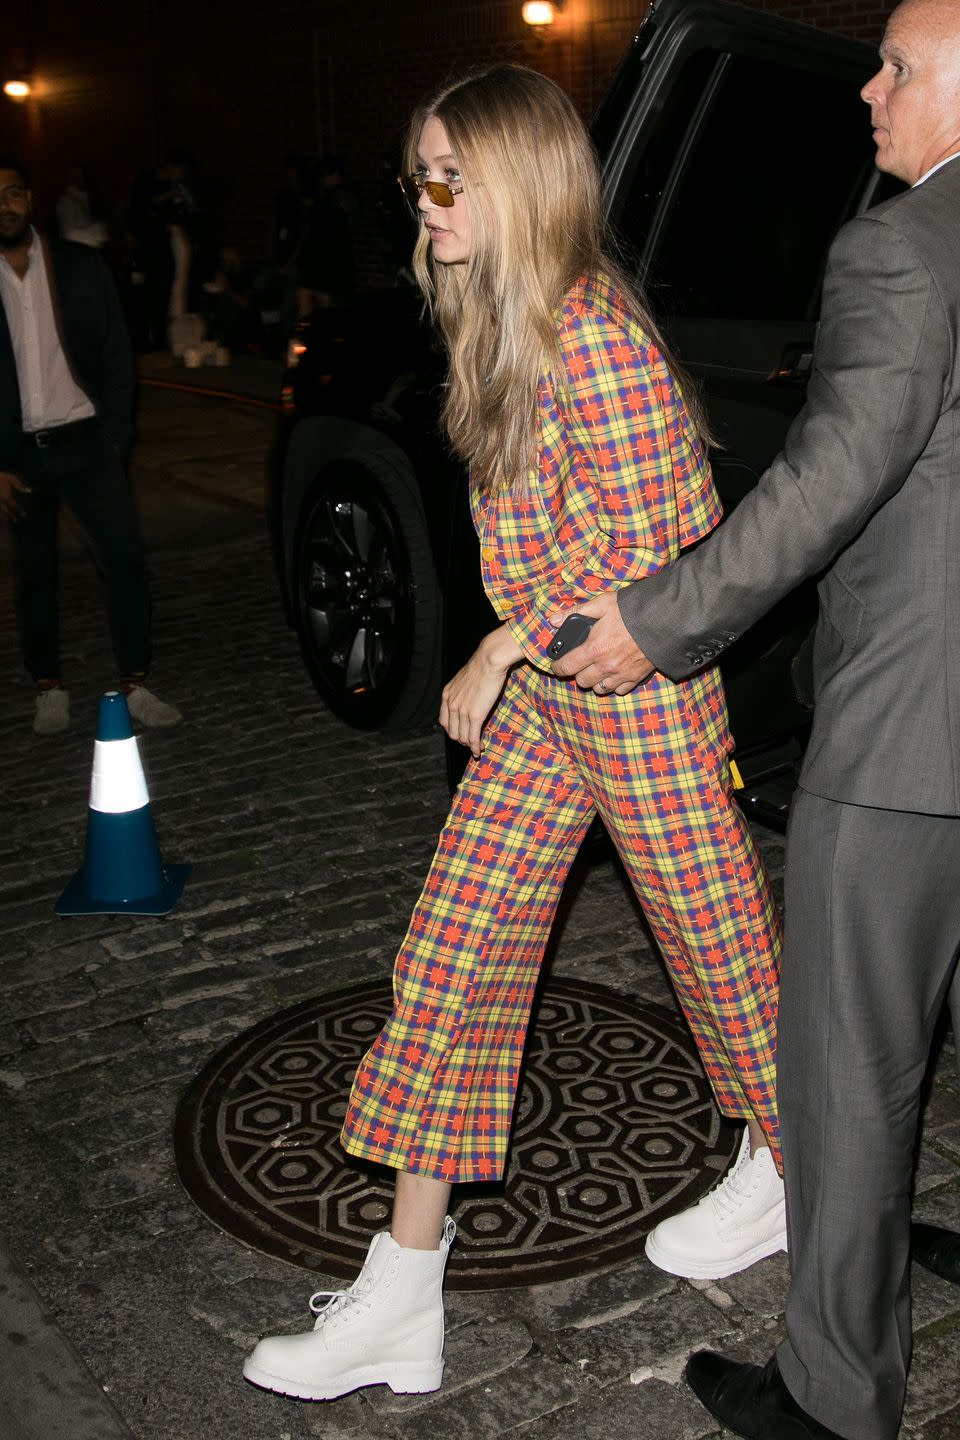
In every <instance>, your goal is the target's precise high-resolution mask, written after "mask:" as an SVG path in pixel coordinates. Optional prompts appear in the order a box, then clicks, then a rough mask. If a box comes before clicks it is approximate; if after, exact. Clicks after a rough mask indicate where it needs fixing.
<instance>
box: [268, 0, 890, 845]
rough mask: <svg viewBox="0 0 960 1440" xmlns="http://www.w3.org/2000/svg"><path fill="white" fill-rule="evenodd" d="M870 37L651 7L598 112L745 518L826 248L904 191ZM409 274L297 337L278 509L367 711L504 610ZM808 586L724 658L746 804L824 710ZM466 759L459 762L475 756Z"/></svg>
mask: <svg viewBox="0 0 960 1440" xmlns="http://www.w3.org/2000/svg"><path fill="white" fill-rule="evenodd" d="M874 68H875V60H874V57H873V53H872V52H871V51H870V49H869V48H868V47H867V46H865V45H862V44H859V43H857V42H854V41H850V40H844V39H841V38H839V37H837V36H835V35H830V34H828V33H825V32H823V31H818V30H814V29H811V28H808V27H806V26H801V25H797V24H794V23H792V22H789V21H785V20H781V19H778V18H775V17H773V16H770V15H767V14H762V13H758V12H755V11H752V10H746V9H741V8H740V7H739V6H736V5H730V4H725V3H719V0H664V3H663V4H661V5H657V6H655V7H654V8H653V10H651V12H650V14H649V15H648V17H647V19H646V20H645V21H644V23H643V24H642V26H641V27H640V30H639V32H638V34H637V36H636V38H635V40H634V42H633V45H632V47H631V50H630V52H629V53H628V55H627V57H626V59H625V60H624V63H623V64H622V66H621V68H620V70H619V71H618V73H617V75H616V77H615V79H614V81H613V84H612V86H611V88H610V90H609V93H608V95H607V96H606V98H605V100H604V102H603V104H602V105H601V108H600V110H599V112H598V114H597V117H596V119H595V121H594V125H593V136H594V140H595V143H596V145H597V149H598V152H599V155H600V158H601V162H602V165H603V177H604V196H605V205H606V210H607V216H608V219H609V222H610V225H611V227H612V229H613V231H614V232H615V233H616V234H617V235H618V236H619V237H620V239H621V242H622V244H623V246H624V250H625V253H626V254H629V255H631V256H633V257H635V261H636V264H637V265H638V266H639V267H640V273H641V274H642V276H643V280H644V284H645V286H646V289H647V293H648V295H649V297H650V299H651V301H652V303H653V306H654V308H655V310H656V311H657V314H658V318H659V319H660V321H661V323H662V324H663V327H664V329H665V331H666V332H667V334H668V335H669V337H670V340H671V342H672V343H673V345H674V346H675V348H676V350H677V352H678V353H679V355H680V356H681V357H682V359H683V361H684V363H685V364H686V366H687V368H688V369H689V370H690V371H691V372H692V373H693V374H694V375H695V376H696V377H697V378H698V379H699V381H700V383H701V385H702V387H703V390H704V394H705V397H706V401H707V408H708V412H709V416H710V422H711V425H712V428H713V430H714V433H715V434H716V435H717V436H718V439H719V442H720V444H719V447H718V448H717V450H716V451H715V452H714V453H713V454H712V457H711V458H712V461H713V466H714V475H715V478H716V483H717V486H718V489H719V491H720V494H721V497H722V500H723V504H724V508H725V510H726V512H727V513H729V512H730V511H731V510H732V509H733V508H734V507H735V506H736V504H737V502H738V501H739V500H740V499H741V498H742V496H743V495H744V494H745V493H746V492H747V491H748V490H749V489H750V488H751V487H752V486H753V485H754V484H755V483H756V481H757V479H758V477H759V476H760V475H761V474H762V472H763V470H764V469H765V468H766V466H767V465H768V464H769V462H770V461H771V460H772V459H773V457H774V455H775V454H776V453H777V451H778V450H779V449H780V447H781V445H782V442H783V437H784V435H785V432H786V430H787V427H788V425H789V424H790V422H791V420H792V419H793V417H794V415H795V414H796V412H797V410H798V409H799V407H800V405H801V404H802V402H803V397H804V391H805V383H806V376H807V372H808V369H809V365H810V358H811V352H812V348H813V340H814V333H815V328H816V318H817V313H818V306H819V297H820V286H821V280H822V274H823V266H824V260H825V257H826V251H827V248H828V246H829V243H830V241H831V239H832V237H833V235H834V234H835V233H836V231H837V229H838V227H839V226H840V225H841V224H842V223H843V222H844V221H845V220H847V219H849V218H850V217H851V216H852V215H854V214H856V213H857V212H859V211H861V210H863V209H866V208H867V207H868V206H870V205H871V204H874V203H876V201H877V200H879V199H881V198H884V197H885V195H886V194H888V193H890V190H889V183H890V182H888V181H885V180H884V179H883V178H882V177H881V176H880V175H879V173H878V172H877V171H876V169H875V168H874V164H873V155H874V147H873V143H872V141H871V138H870V127H869V124H868V112H867V108H866V106H865V105H864V104H863V102H862V101H861V100H860V99H859V95H858V92H859V89H860V87H861V85H862V84H863V83H864V81H865V80H866V79H867V77H868V76H869V75H870V74H871V73H872V71H873V69H874ZM420 309H421V306H420V300H419V297H418V296H417V295H416V294H415V293H414V292H413V291H411V290H406V289H403V288H397V289H393V290H388V291H384V292H380V293H377V294H371V295H368V296H366V297H364V298H363V300H362V301H361V302H359V303H358V304H357V305H356V306H355V307H353V308H352V309H351V310H350V311H349V312H346V311H324V312H320V313H319V314H318V315H316V316H315V317H313V318H312V319H311V321H310V322H309V323H308V324H307V325H305V326H304V327H302V329H301V330H300V331H299V332H298V334H297V335H296V337H295V339H294V342H293V344H292V346H291V356H290V361H291V363H290V367H289V370H288V373H287V375H286V377H285V383H284V392H283V412H284V413H283V419H282V422H281V427H280V433H279V436H278V444H277V448H276V454H275V465H274V471H273V474H274V484H273V494H272V522H273V534H274V540H275V546H276V556H277V563H278V568H279V572H280V575H281V579H282V585H283V591H284V599H285V603H286V605H287V609H288V614H289V616H290V618H291V621H292V623H294V624H295V625H296V627H297V630H298V632H299V635H300V640H301V644H302V647H303V655H304V659H305V661H306V664H307V668H308V669H309V671H310V674H311V676H312V678H313V680H314V682H315V684H316V686H317V689H318V691H319V692H320V695H321V696H322V697H323V699H324V701H325V702H326V704H327V705H329V706H330V708H331V709H333V710H334V711H336V713H337V714H339V715H341V716H342V717H343V718H344V719H345V720H347V721H348V722H349V723H350V724H353V725H357V726H367V727H383V728H385V729H386V728H393V729H399V728H402V727H407V726H412V725H416V724H419V723H422V722H424V721H426V720H428V719H433V718H434V717H435V715H436V712H437V700H438V692H439V686H440V683H441V677H442V676H444V675H447V674H450V673H452V672H453V670H454V669H455V668H456V667H457V666H458V665H459V664H460V663H462V662H463V660H464V659H465V658H466V656H467V655H469V654H470V653H471V651H472V650H473V648H474V646H475V645H476V643H477V641H478V639H479V638H480V636H481V635H482V634H483V633H485V631H486V630H488V629H490V628H491V627H492V625H493V624H494V623H496V622H495V619H494V618H493V613H492V611H491V610H490V608H489V606H488V604H487V602H486V599H485V597H484V596H483V592H482V590H481V588H480V581H479V558H478V556H477V552H476V541H475V538H474V535H473V530H472V526H471V523H470V518H469V512H468V508H467V487H466V483H465V476H464V473H463V471H462V469H461V468H460V467H459V466H458V465H456V464H455V463H454V462H453V461H452V460H451V458H450V456H449V454H448V452H447V450H446V448H445V446H444V444H443V441H442V438H441V436H440V434H439V432H438V428H437V412H438V408H439V407H438V389H439V386H440V385H441V384H442V381H443V371H444V364H443V357H442V353H441V351H440V349H439V346H438V344H437V342H436V340H435V337H434V336H433V335H432V334H431V333H430V331H429V329H428V328H427V327H426V326H425V325H424V323H423V321H422V319H421V316H420ZM815 616H816V593H815V590H814V588H813V586H812V585H809V586H806V587H803V588H802V589H800V590H798V591H796V592H795V593H794V594H793V595H791V596H790V597H789V598H788V599H787V600H786V601H784V602H783V603H781V604H780V605H779V606H778V607H777V608H776V610H774V611H772V612H771V613H770V614H769V615H768V616H767V617H765V619H763V620H762V621H761V622H760V623H759V624H758V625H756V626H754V628H753V629H752V630H751V631H750V632H749V633H748V634H747V635H745V636H744V637H743V638H742V639H741V640H740V641H739V642H738V643H737V644H736V645H735V646H733V647H732V648H731V649H730V651H729V652H728V653H727V654H726V656H725V657H724V661H723V673H724V678H725V681H726V686H727V694H728V699H729V704H730V712H731V720H732V725H733V731H734V735H735V737H736V741H737V759H738V763H739V765H740V769H741V771H742V773H743V775H744V779H745V781H746V789H745V791H744V793H743V797H742V798H743V800H744V802H745V804H746V805H747V807H748V808H750V809H752V810H753V812H754V813H756V814H759V815H760V816H761V817H762V818H765V819H767V820H769V821H772V822H773V823H775V824H776V823H778V822H781V821H782V819H783V817H784V816H785V814H786V809H787V805H788V802H789V796H790V793H791V790H792V786H793V779H794V767H795V763H796V761H797V759H798V758H799V756H800V754H801V751H802V745H803V741H804V737H805V734H806V730H807V728H808V722H809V709H808V702H807V701H806V699H805V689H804V684H803V673H804V664H803V659H804V641H805V639H806V637H807V636H808V635H809V633H810V631H811V628H812V625H813V622H814V619H815ZM456 769H457V766H456V761H453V763H452V765H451V770H452V773H453V774H455V773H456Z"/></svg>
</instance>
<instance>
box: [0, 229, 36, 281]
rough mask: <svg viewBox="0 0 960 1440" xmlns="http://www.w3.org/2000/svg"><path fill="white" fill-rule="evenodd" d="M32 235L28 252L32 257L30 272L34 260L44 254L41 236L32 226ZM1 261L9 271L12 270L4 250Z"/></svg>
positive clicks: (0, 252)
mask: <svg viewBox="0 0 960 1440" xmlns="http://www.w3.org/2000/svg"><path fill="white" fill-rule="evenodd" d="M30 234H31V236H32V239H31V241H30V249H29V251H28V252H27V253H28V255H29V257H30V260H29V264H28V266H27V269H28V271H29V269H30V265H32V264H33V262H34V260H36V259H37V257H38V256H39V255H41V254H42V253H43V251H42V247H41V241H40V236H39V235H38V234H37V232H36V230H35V229H34V227H33V226H32V225H31V226H30ZM0 260H2V261H3V263H4V265H6V266H7V268H8V269H9V270H12V267H11V265H10V261H9V260H8V259H7V257H6V255H4V253H3V251H2V250H0Z"/></svg>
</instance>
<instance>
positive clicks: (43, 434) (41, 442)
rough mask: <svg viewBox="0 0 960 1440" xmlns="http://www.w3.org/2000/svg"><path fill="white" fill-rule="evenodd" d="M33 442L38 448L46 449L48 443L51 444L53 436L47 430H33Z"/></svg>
mask: <svg viewBox="0 0 960 1440" xmlns="http://www.w3.org/2000/svg"><path fill="white" fill-rule="evenodd" d="M33 443H34V445H36V447H37V449H38V450H46V448H47V446H48V445H52V444H53V436H52V433H51V432H50V431H49V430H34V432H33Z"/></svg>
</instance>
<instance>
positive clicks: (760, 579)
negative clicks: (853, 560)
mask: <svg viewBox="0 0 960 1440" xmlns="http://www.w3.org/2000/svg"><path fill="white" fill-rule="evenodd" d="M950 363H951V355H950V335H949V329H948V325H947V319H946V315H945V312H944V308H943V303H942V301H941V299H940V296H939V294H938V292H937V289H936V286H935V284H934V282H933V279H932V277H931V275H930V272H929V271H928V269H927V267H926V266H925V265H924V264H923V262H922V260H921V259H920V258H919V256H918V255H917V253H916V251H915V250H914V248H913V247H912V246H911V245H910V244H909V243H908V242H907V241H906V240H905V239H904V238H903V236H902V235H901V234H900V233H899V232H898V231H896V230H895V229H893V228H892V227H891V226H890V225H889V224H887V223H885V222H884V221H882V220H875V219H872V218H871V217H870V216H869V215H864V216H861V217H859V218H858V219H857V220H853V221H851V222H850V224H848V225H846V226H845V227H844V228H843V230H842V231H841V232H840V234H839V235H838V236H837V239H836V241H835V242H834V245H833V248H832V250H831V253H830V260H829V263H828V267H827V275H826V279H825V282H824V296H823V314H822V320H821V325H820V332H819V335H818V338H817V347H816V353H815V356H814V365H813V374H812V376H811V380H810V387H809V390H808V393H807V403H806V405H805V406H804V409H803V410H802V411H801V413H800V415H798V417H797V419H796V420H795V421H794V423H793V425H792V426H791V428H790V432H789V434H788V435H787V439H786V443H785V446H784V449H783V452H782V453H781V454H780V455H779V456H778V457H777V459H776V460H775V461H774V462H773V464H772V465H771V467H770V469H769V470H768V471H767V472H766V474H765V475H764V476H763V478H762V479H761V481H760V483H759V485H758V486H757V487H756V489H755V490H753V491H752V492H751V493H750V494H749V495H748V496H747V497H746V498H745V499H744V500H742V501H741V502H740V504H739V505H738V506H737V509H736V510H735V511H734V513H733V514H732V515H731V516H730V518H729V519H728V520H727V521H726V522H725V523H724V524H723V525H721V526H720V528H719V529H718V530H716V531H715V532H714V533H713V534H712V535H711V536H710V537H709V538H708V539H707V540H705V541H704V542H703V543H702V544H701V545H700V546H699V547H698V548H697V549H696V550H695V551H692V552H691V553H690V554H689V555H686V556H682V557H681V558H680V559H679V560H678V561H677V562H676V563H675V564H674V565H672V566H670V567H669V568H668V569H666V570H663V571H661V572H660V573H659V574H657V575H654V576H652V577H650V578H649V579H646V580H641V581H637V582H636V583H635V584H633V585H629V586H626V587H624V589H622V590H621V591H620V592H619V596H618V600H619V605H620V613H621V615H622V616H623V620H624V623H625V625H626V627H627V629H628V630H629V631H630V634H631V635H632V636H633V638H634V639H635V640H636V642H637V644H638V645H639V646H640V648H641V650H642V651H643V652H644V654H645V655H646V656H647V657H648V658H649V659H650V660H651V661H652V663H653V664H654V665H655V666H656V667H657V669H658V670H661V671H662V672H663V673H664V674H666V675H669V676H670V677H671V678H673V679H680V678H681V677H682V676H684V675H688V674H690V673H691V672H692V671H693V670H696V669H698V668H699V667H700V666H701V665H703V664H704V663H705V662H707V661H709V660H713V659H714V658H715V657H716V656H718V655H719V654H720V653H721V652H722V651H723V650H724V649H726V647H727V646H728V645H730V644H732V643H733V641H734V640H736V639H738V637H739V636H740V635H741V634H742V633H743V631H744V630H746V629H747V628H748V627H749V626H750V625H752V624H753V622H754V621H755V620H757V619H759V617H760V616H761V615H763V614H764V612H765V611H767V610H768V609H769V608H770V607H771V606H772V605H774V604H775V603H776V602H777V601H778V600H779V599H781V598H782V596H784V595H785V594H787V592H788V591H790V590H792V589H793V588H794V586H795V585H797V584H799V582H800V581H801V580H803V579H805V578H806V577H808V576H810V575H815V574H817V573H818V572H819V571H820V570H822V569H823V568H824V567H825V566H826V565H827V564H828V563H829V562H830V561H831V560H832V559H833V557H834V556H835V555H836V554H837V553H838V551H840V550H841V549H842V548H843V547H844V546H845V545H846V544H848V543H849V542H850V541H851V540H852V539H853V538H854V537H855V536H856V535H857V534H858V533H859V532H860V530H862V529H863V526H864V525H865V524H866V522H867V521H868V520H869V518H870V516H871V515H872V514H873V513H874V511H876V510H877V509H879V507H880V506H881V505H882V504H883V503H884V501H886V500H888V499H889V498H890V497H891V496H892V495H894V494H895V493H896V492H897V490H899V488H900V487H901V486H902V485H903V483H904V481H905V479H906V478H907V475H908V474H909V473H910V470H911V469H912V467H913V465H914V464H915V462H916V460H917V458H918V457H919V456H920V454H921V453H922V451H923V449H924V447H925V446H926V444H927V441H928V440H929V438H930V435H931V434H932V432H933V429H934V427H935V425H936V423H937V420H938V417H939V415H940V412H941V408H942V406H943V403H944V393H945V385H946V382H947V377H948V375H949V370H950Z"/></svg>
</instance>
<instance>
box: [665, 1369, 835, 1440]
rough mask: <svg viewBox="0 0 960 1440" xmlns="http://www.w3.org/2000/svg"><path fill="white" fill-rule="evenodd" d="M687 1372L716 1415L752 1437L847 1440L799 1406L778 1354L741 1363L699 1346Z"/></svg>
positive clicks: (761, 1439) (693, 1387) (703, 1401)
mask: <svg viewBox="0 0 960 1440" xmlns="http://www.w3.org/2000/svg"><path fill="white" fill-rule="evenodd" d="M684 1374H685V1375H686V1377H687V1384H688V1385H689V1386H690V1389H691V1390H692V1391H693V1393H694V1395H696V1397H697V1399H698V1400H699V1401H700V1403H701V1404H702V1405H705V1406H706V1407H707V1409H708V1410H709V1411H710V1414H711V1415H713V1416H715V1417H716V1419H717V1420H719V1421H720V1422H721V1424H723V1425H725V1426H726V1428H727V1429H728V1430H732V1431H733V1433H734V1434H735V1435H743V1436H745V1437H746V1440H842V1437H841V1436H839V1435H838V1434H837V1432H836V1431H835V1430H828V1429H827V1427H826V1425H821V1424H820V1421H819V1420H814V1418H813V1416H812V1415H808V1414H807V1412H806V1410H803V1409H801V1407H800V1406H799V1405H798V1404H797V1402H796V1400H794V1398H793V1396H792V1395H791V1394H790V1391H789V1390H788V1389H787V1387H786V1385H784V1383H783V1377H782V1376H781V1374H780V1367H779V1366H778V1364H777V1357H776V1355H774V1356H773V1358H772V1359H771V1360H768V1361H767V1363H766V1365H741V1364H740V1363H739V1361H737V1360H728V1359H727V1358H726V1356H725V1355H715V1354H714V1352H713V1351H712V1350H698V1351H697V1353H696V1355H691V1356H690V1359H689V1360H688V1361H687V1368H686V1370H685V1371H684Z"/></svg>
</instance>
